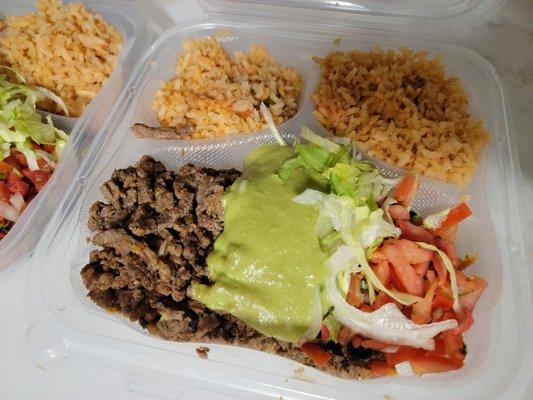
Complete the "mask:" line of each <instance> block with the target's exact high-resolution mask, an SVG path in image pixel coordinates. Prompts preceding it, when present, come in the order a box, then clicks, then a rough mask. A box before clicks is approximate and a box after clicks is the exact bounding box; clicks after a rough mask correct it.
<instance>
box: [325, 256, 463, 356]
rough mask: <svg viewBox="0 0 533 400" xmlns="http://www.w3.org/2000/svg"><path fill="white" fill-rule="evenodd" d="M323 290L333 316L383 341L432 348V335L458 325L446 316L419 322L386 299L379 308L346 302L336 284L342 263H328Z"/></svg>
mask: <svg viewBox="0 0 533 400" xmlns="http://www.w3.org/2000/svg"><path fill="white" fill-rule="evenodd" d="M328 267H329V272H328V276H327V278H326V290H327V294H328V296H329V299H330V301H331V304H332V305H333V307H334V309H333V311H332V314H333V316H334V317H335V318H336V319H337V320H338V321H339V322H340V323H342V324H343V325H344V326H347V327H349V328H351V329H353V330H355V331H357V332H358V333H360V334H362V335H364V336H366V337H369V338H373V339H376V340H380V341H383V342H386V343H391V344H397V345H406V346H412V347H418V348H423V349H427V350H433V349H434V347H435V342H434V340H433V337H435V336H436V335H437V334H439V333H440V332H443V331H445V330H448V329H453V328H455V327H457V321H455V320H446V321H441V322H435V323H431V324H427V325H418V324H415V323H414V322H413V321H411V320H409V319H408V318H407V317H406V316H405V315H403V314H402V312H401V311H400V310H399V309H398V307H397V306H396V304H394V303H388V304H385V305H383V306H382V307H380V308H379V309H378V310H376V311H374V312H371V313H367V312H363V311H361V310H359V309H357V308H355V307H353V306H351V305H350V304H348V303H347V302H346V300H345V299H344V297H343V296H342V293H341V291H340V290H339V289H338V286H337V275H338V274H339V273H340V272H341V267H340V266H337V267H333V266H331V265H330V264H328Z"/></svg>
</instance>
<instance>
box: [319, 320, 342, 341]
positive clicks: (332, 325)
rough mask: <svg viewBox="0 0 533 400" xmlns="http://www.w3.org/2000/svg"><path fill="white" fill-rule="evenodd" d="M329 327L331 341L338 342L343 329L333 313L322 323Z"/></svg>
mask: <svg viewBox="0 0 533 400" xmlns="http://www.w3.org/2000/svg"><path fill="white" fill-rule="evenodd" d="M322 323H323V324H324V325H326V326H327V328H328V331H329V339H328V340H329V341H332V342H336V341H337V340H338V337H339V331H340V330H341V328H342V324H341V323H340V322H339V321H338V320H337V318H335V317H334V316H333V313H329V314H328V315H327V316H326V318H324V320H323V321H322Z"/></svg>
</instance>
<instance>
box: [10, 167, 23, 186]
mask: <svg viewBox="0 0 533 400" xmlns="http://www.w3.org/2000/svg"><path fill="white" fill-rule="evenodd" d="M23 177H24V175H22V172H20V171H19V170H18V169H16V168H14V167H13V168H12V169H11V171H9V174H7V184H8V185H10V184H13V183H15V182H18V181H20V180H21V179H22V178H23Z"/></svg>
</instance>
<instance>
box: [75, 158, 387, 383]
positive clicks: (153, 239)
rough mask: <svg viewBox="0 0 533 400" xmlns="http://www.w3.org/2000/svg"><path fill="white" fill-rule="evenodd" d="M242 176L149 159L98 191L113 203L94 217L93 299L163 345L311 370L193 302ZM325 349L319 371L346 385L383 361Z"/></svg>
mask: <svg viewBox="0 0 533 400" xmlns="http://www.w3.org/2000/svg"><path fill="white" fill-rule="evenodd" d="M238 176H239V172H238V171H236V170H220V171H217V170H214V169H209V168H200V167H196V166H194V165H190V164H188V165H185V166H183V167H181V168H180V170H179V171H177V172H172V171H168V170H167V169H166V168H165V166H164V165H163V164H162V163H160V162H157V161H155V160H154V159H153V158H151V157H148V156H144V157H143V158H142V159H141V160H140V161H139V163H138V164H137V165H136V166H135V167H129V168H126V169H122V170H117V171H115V172H114V173H113V175H112V178H111V179H110V180H109V181H108V182H106V183H105V184H104V185H103V186H102V194H103V195H104V197H105V198H106V200H107V203H104V202H97V203H95V204H94V205H93V206H92V207H91V209H90V211H89V221H88V225H89V228H90V229H91V230H92V231H94V236H93V238H92V242H93V243H94V244H95V245H97V246H99V247H100V250H94V251H93V252H92V253H91V255H90V259H89V263H88V264H87V265H86V266H85V267H84V268H83V270H82V271H81V276H82V279H83V282H84V284H85V286H86V287H87V289H88V296H89V297H90V298H91V299H92V300H93V301H94V302H95V303H96V304H98V305H99V306H101V307H104V308H105V309H107V310H109V311H114V312H120V313H122V314H124V315H125V316H127V317H129V318H130V319H131V320H132V321H138V322H139V323H140V324H141V326H142V327H144V328H146V329H147V330H148V331H149V332H150V333H152V334H154V335H158V336H160V337H162V338H164V339H167V340H174V341H190V342H198V343H222V344H230V345H235V346H242V347H247V348H252V349H256V350H262V351H266V352H270V353H274V354H278V355H281V356H283V357H287V358H290V359H292V360H295V361H298V362H301V363H303V364H307V365H312V362H311V360H310V359H309V358H308V357H307V356H306V355H305V354H304V353H303V352H302V351H301V350H300V349H299V348H297V347H295V346H294V345H292V344H289V343H284V342H280V341H279V340H276V339H274V338H271V337H266V336H264V335H262V334H261V333H259V332H257V331H256V330H254V329H252V328H250V327H249V326H248V325H246V324H245V323H243V322H242V321H240V320H238V319H237V318H235V317H233V316H231V315H229V314H224V313H217V312H213V311H211V310H209V309H207V308H206V307H204V305H203V304H201V303H199V302H197V301H195V300H193V299H191V298H190V296H189V294H188V288H189V286H190V284H191V282H193V281H194V280H197V281H200V282H202V283H208V282H209V277H208V275H207V268H206V264H207V262H206V258H207V256H208V254H209V253H210V252H211V250H212V248H213V244H214V242H215V240H216V238H217V237H218V235H219V234H220V233H221V232H222V230H223V224H224V215H223V213H224V211H223V208H222V203H221V200H222V194H223V193H224V191H225V190H226V189H227V188H228V187H229V186H230V185H231V184H232V183H233V182H234V181H235V180H236V179H237V177H238ZM322 346H323V347H324V349H325V350H327V351H328V352H329V353H330V354H331V356H332V358H331V361H330V362H329V363H328V364H327V365H325V366H321V367H320V369H322V370H323V371H325V372H328V373H331V374H334V375H337V376H341V377H347V378H361V377H369V376H370V372H369V370H368V368H367V367H368V363H369V362H370V361H371V360H372V359H375V358H382V357H383V356H382V354H381V353H378V352H374V351H372V350H367V349H362V348H356V349H355V348H353V347H352V346H351V344H348V346H345V347H342V346H340V345H334V344H327V345H324V344H322Z"/></svg>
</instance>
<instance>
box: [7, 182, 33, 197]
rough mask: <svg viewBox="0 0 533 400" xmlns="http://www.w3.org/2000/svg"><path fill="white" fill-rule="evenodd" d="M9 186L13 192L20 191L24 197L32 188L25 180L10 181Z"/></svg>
mask: <svg viewBox="0 0 533 400" xmlns="http://www.w3.org/2000/svg"><path fill="white" fill-rule="evenodd" d="M8 186H9V190H11V192H12V193H20V194H21V195H22V197H26V195H27V194H28V191H29V190H30V185H29V184H27V183H26V182H24V181H23V180H19V181H16V182H13V183H9V184H8Z"/></svg>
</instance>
